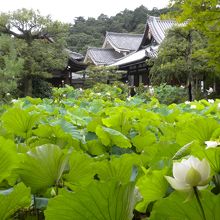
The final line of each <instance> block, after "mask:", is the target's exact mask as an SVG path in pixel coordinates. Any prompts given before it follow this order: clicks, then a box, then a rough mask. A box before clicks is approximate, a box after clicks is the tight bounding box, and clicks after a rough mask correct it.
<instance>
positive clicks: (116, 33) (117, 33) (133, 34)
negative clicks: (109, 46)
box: [106, 31, 143, 37]
mask: <svg viewBox="0 0 220 220" xmlns="http://www.w3.org/2000/svg"><path fill="white" fill-rule="evenodd" d="M111 34H112V35H123V36H126V35H129V36H134V37H136V36H137V37H140V36H143V34H136V33H119V32H111V31H106V36H107V35H111Z"/></svg>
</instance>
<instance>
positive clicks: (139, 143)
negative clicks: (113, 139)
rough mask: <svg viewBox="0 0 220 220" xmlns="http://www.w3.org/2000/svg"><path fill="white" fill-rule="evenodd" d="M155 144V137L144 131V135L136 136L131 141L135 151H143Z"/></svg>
mask: <svg viewBox="0 0 220 220" xmlns="http://www.w3.org/2000/svg"><path fill="white" fill-rule="evenodd" d="M155 142H156V137H155V135H154V134H153V133H152V132H150V131H146V132H145V133H144V135H137V136H135V137H134V138H133V139H132V143H133V145H134V146H135V147H136V149H137V151H139V152H141V151H143V150H144V149H145V148H146V147H147V146H150V145H152V144H154V143H155Z"/></svg>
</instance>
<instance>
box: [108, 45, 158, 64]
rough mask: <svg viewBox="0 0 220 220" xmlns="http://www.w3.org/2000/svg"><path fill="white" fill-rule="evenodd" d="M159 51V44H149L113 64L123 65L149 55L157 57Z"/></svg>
mask: <svg viewBox="0 0 220 220" xmlns="http://www.w3.org/2000/svg"><path fill="white" fill-rule="evenodd" d="M157 52H158V46H149V47H147V48H145V49H142V50H139V51H136V52H133V53H130V54H129V55H127V56H125V57H123V58H121V59H120V60H118V61H117V62H115V63H113V64H112V65H111V66H121V65H125V64H129V63H133V62H137V61H141V60H144V59H146V58H147V57H150V58H155V57H157Z"/></svg>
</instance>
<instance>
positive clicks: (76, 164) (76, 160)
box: [64, 151, 96, 186]
mask: <svg viewBox="0 0 220 220" xmlns="http://www.w3.org/2000/svg"><path fill="white" fill-rule="evenodd" d="M95 174H96V171H95V170H94V160H93V158H91V157H90V156H88V155H87V154H85V153H82V152H77V151H74V152H72V153H71V156H70V159H69V173H68V174H66V175H65V176H64V178H65V179H66V180H67V181H68V182H70V183H71V184H73V185H76V186H78V185H79V186H80V185H88V184H89V183H90V182H91V181H92V180H93V177H94V176H95Z"/></svg>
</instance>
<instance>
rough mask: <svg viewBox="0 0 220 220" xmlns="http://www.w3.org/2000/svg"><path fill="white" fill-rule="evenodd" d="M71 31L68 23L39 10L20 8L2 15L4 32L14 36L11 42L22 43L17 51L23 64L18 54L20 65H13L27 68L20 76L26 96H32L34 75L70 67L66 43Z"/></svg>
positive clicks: (0, 17)
mask: <svg viewBox="0 0 220 220" xmlns="http://www.w3.org/2000/svg"><path fill="white" fill-rule="evenodd" d="M67 31H68V25H65V24H62V23H60V22H58V21H52V20H51V18H50V17H49V16H47V17H43V16H41V15H40V13H39V12H38V11H37V12H35V11H33V10H27V9H20V10H17V11H15V12H10V13H7V14H6V13H1V14H0V34H2V33H4V34H6V35H8V36H11V35H13V36H14V38H12V39H11V41H17V39H20V42H21V44H19V45H18V44H17V45H16V47H15V48H14V50H15V52H16V53H18V52H19V57H21V58H22V63H21V60H17V59H16V57H15V56H14V60H15V61H16V62H17V64H16V65H17V66H16V65H14V64H13V68H14V70H18V73H19V69H21V68H22V70H23V71H22V75H21V76H20V78H21V82H22V83H23V85H22V90H23V93H24V95H30V96H31V95H32V77H35V76H38V77H42V78H46V77H49V76H51V74H52V73H53V71H55V70H63V69H64V68H65V67H66V64H67V54H66V52H65V51H64V46H65V35H67ZM21 45H22V46H21ZM16 53H14V54H16ZM7 54H8V53H7ZM7 54H6V55H7ZM10 56H12V55H10ZM12 58H13V56H12ZM6 63H7V62H6ZM7 65H10V63H9V62H8V63H7Z"/></svg>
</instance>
